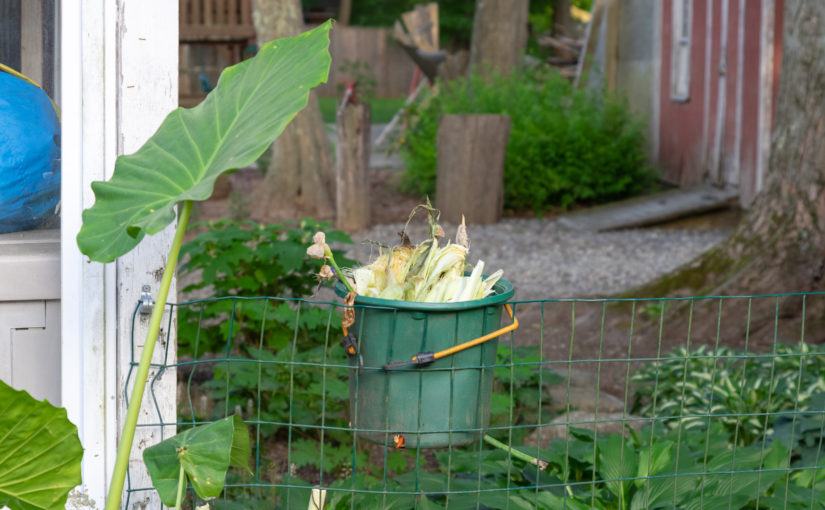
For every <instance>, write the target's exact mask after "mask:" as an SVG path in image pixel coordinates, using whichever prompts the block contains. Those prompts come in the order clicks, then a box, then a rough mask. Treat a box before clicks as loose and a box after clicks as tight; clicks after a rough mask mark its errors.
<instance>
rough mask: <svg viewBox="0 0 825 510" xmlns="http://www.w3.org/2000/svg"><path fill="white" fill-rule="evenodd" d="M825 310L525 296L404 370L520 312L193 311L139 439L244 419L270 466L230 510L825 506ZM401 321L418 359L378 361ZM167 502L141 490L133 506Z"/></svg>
mask: <svg viewBox="0 0 825 510" xmlns="http://www.w3.org/2000/svg"><path fill="white" fill-rule="evenodd" d="M823 304H825V294H823V293H809V294H783V295H772V296H736V297H702V298H695V297H688V298H669V299H654V300H650V299H645V300H641V299H638V300H637V299H595V300H583V299H567V300H540V301H511V302H510V306H511V307H512V311H513V314H514V316H515V317H516V318H517V320H518V321H519V327H518V329H516V330H515V331H509V332H507V333H506V334H505V335H502V336H499V337H496V338H494V339H491V340H488V341H485V342H482V343H479V344H478V345H476V346H474V347H472V348H471V349H467V350H465V351H462V352H459V353H456V354H449V355H445V356H444V357H443V358H440V359H436V360H434V361H433V362H432V363H425V364H417V363H410V364H408V365H405V366H402V367H400V368H393V367H392V366H388V363H387V362H390V361H404V360H406V361H412V357H411V356H410V354H411V353H413V354H414V355H415V356H418V357H420V358H423V359H424V361H427V359H426V356H427V354H426V353H427V352H429V351H432V350H433V345H432V340H431V338H432V337H434V336H438V337H442V338H443V337H447V339H448V343H449V344H451V345H453V344H460V343H462V342H463V341H465V340H466V339H465V338H464V337H463V336H462V335H465V333H461V331H462V330H463V329H464V328H465V327H467V328H470V329H472V328H475V329H474V330H473V331H471V332H470V333H466V334H469V335H471V336H477V337H482V336H484V335H485V334H488V333H490V332H491V331H497V330H498V329H499V328H500V326H502V325H505V324H507V323H509V321H510V318H509V316H508V315H507V314H505V313H504V309H503V307H502V306H500V305H496V306H491V307H487V308H485V309H484V310H483V313H482V314H481V315H478V316H475V317H473V318H472V319H465V318H462V317H461V316H459V315H455V314H446V315H445V314H439V313H437V312H431V313H427V312H424V313H419V312H415V313H417V314H418V315H417V316H416V317H414V318H413V319H412V320H411V321H406V319H403V318H402V317H401V316H400V315H399V314H400V312H399V311H398V310H394V309H382V308H380V307H379V308H375V307H365V306H354V307H346V306H343V305H341V304H337V303H333V302H325V301H307V300H298V299H294V300H293V299H278V298H240V297H229V298H215V299H208V300H201V301H194V302H189V303H182V304H176V305H171V306H170V311H172V312H174V313H176V314H177V317H178V349H179V350H178V360H177V362H176V363H172V362H171V356H167V357H166V359H168V360H170V361H169V362H168V363H163V364H160V365H157V366H156V368H157V369H158V371H157V375H156V376H155V377H156V378H157V377H161V376H162V375H163V373H164V372H165V371H168V370H172V369H174V370H176V372H177V379H178V392H177V393H178V394H177V403H178V405H177V416H171V415H162V413H161V412H160V409H161V407H160V406H157V405H156V406H155V409H156V410H157V413H156V416H154V417H153V420H149V421H151V423H148V422H147V423H142V424H140V425H139V426H141V427H161V430H164V429H168V430H172V428H173V427H174V428H176V430H177V431H181V430H184V429H186V428H188V427H191V426H196V425H200V424H204V423H208V422H211V421H213V420H216V419H219V418H223V417H226V416H229V415H232V414H239V415H241V416H242V418H243V419H244V421H245V422H246V423H247V425H248V427H249V429H250V435H251V440H252V458H251V459H250V470H251V472H245V471H243V470H237V471H231V472H230V474H229V476H228V478H227V484H226V489H225V490H224V493H223V495H222V496H221V497H220V498H219V499H218V500H215V501H212V502H211V505H212V506H213V507H214V508H226V509H232V508H301V509H304V508H306V507H307V503H308V501H309V499H310V491H311V489H312V488H321V489H324V490H325V491H326V493H325V494H326V499H327V504H328V508H350V509H355V508H420V509H430V508H456V509H458V508H490V509H498V508H501V509H510V508H512V509H520V508H542V509H543V508H548V509H556V508H559V509H561V508H571V509H578V508H616V509H626V508H628V509H629V508H632V509H643V508H685V509H691V508H697V509H699V508H707V509H716V508H725V509H732V508H771V509H774V508H783V509H797V508H799V509H802V508H805V509H814V508H825V450H824V449H823V436H825V349H823V346H822V345H821V344H822V342H823V340H825V317H823V314H822V310H823V309H825V307H823V306H822V305H823ZM348 309H350V310H354V312H355V318H356V322H355V325H354V326H352V327H351V328H350V332H349V333H350V335H349V338H350V339H351V340H352V341H353V345H348V344H346V342H344V343H343V344H342V339H345V338H348V337H347V336H345V335H344V331H343V330H342V325H341V324H342V314H343V312H344V311H345V310H348ZM375 313H379V314H381V315H382V316H384V319H382V320H383V321H384V323H382V324H383V325H382V326H381V327H372V326H371V325H370V322H371V321H373V319H370V317H371V315H370V314H375ZM171 316H172V315H171V314H170V317H171ZM499 319H501V320H500V321H499ZM468 320H469V322H470V323H471V324H469V325H467V324H462V321H465V322H466V321H468ZM405 321H406V322H405ZM416 321H418V322H416ZM373 322H374V321H373ZM371 327H372V330H370V328H371ZM402 329H403V330H404V333H405V334H406V335H407V337H406V339H405V340H404V342H405V343H406V344H411V345H409V346H408V348H405V347H404V346H398V345H393V344H392V343H386V344H382V347H380V349H379V350H383V351H385V354H386V355H385V356H384V360H383V361H384V362H380V361H376V359H375V358H374V357H370V356H366V357H365V352H366V351H367V350H368V349H366V348H367V346H366V343H367V342H377V341H382V340H381V339H382V338H387V337H395V336H397V335H400V334H401V330H402ZM465 336H466V335H465ZM168 340H169V339H168V338H167V342H166V343H165V345H166V348H167V349H169V346H170V342H169V341H168ZM428 342H429V343H428ZM348 347H353V349H352V351H350V352H348ZM353 351H354V352H353ZM136 364H137V359H136V358H134V356H133V366H136ZM150 388H152V387H151V386H150ZM151 398H152V399H154V401H155V402H157V401H158V399H160V398H162V397H161V396H160V395H156V394H155V393H154V391H151ZM150 490H153V489H152V488H151V487H135V486H132V484H131V483H130V485H129V488H128V492H129V495H130V496H129V497H132V495H136V494H139V493H141V492H143V491H150ZM192 498H193V494H191V493H190V498H189V499H190V501H191V500H192Z"/></svg>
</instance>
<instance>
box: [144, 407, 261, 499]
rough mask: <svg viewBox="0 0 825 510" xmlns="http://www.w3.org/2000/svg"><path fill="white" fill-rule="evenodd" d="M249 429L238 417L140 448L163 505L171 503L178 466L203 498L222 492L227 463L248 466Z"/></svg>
mask: <svg viewBox="0 0 825 510" xmlns="http://www.w3.org/2000/svg"><path fill="white" fill-rule="evenodd" d="M249 452H250V446H249V431H248V430H247V428H246V424H244V422H243V420H242V419H241V417H240V416H238V415H234V416H229V417H227V418H224V419H222V420H219V421H216V422H214V423H210V424H208V425H201V426H199V427H194V428H191V429H188V430H185V431H183V432H181V433H180V434H177V435H175V436H173V437H170V438H169V439H166V440H165V441H161V442H160V443H158V444H156V445H154V446H150V447H149V448H147V449H146V450H144V451H143V463H144V464H146V469H147V470H148V471H149V476H151V477H152V485H154V487H155V489H156V490H157V491H158V494H159V495H160V499H161V501H162V502H163V504H164V505H167V506H174V505H175V496H176V495H177V490H178V476H179V475H180V467H181V465H183V470H184V472H185V473H186V476H187V478H189V480H190V481H191V482H192V486H193V487H194V489H195V492H196V493H197V494H198V496H200V497H201V498H202V499H208V498H216V497H218V496H219V495H220V494H221V491H223V484H224V479H225V478H226V472H227V471H228V470H229V467H230V466H233V467H242V468H246V469H249V467H248V465H247V464H248V462H249Z"/></svg>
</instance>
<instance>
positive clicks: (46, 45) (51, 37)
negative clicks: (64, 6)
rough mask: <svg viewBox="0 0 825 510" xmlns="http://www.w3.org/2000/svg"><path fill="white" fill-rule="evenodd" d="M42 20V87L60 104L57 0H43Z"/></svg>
mask: <svg viewBox="0 0 825 510" xmlns="http://www.w3.org/2000/svg"><path fill="white" fill-rule="evenodd" d="M42 3H43V5H42V8H41V14H42V20H43V27H44V29H43V30H42V33H41V42H40V45H41V48H42V51H43V59H42V61H41V69H42V74H41V78H40V86H41V87H43V90H44V91H46V94H48V96H49V97H50V98H52V100H54V101H55V102H56V103H57V104H60V97H59V96H58V95H57V90H56V88H57V87H56V84H55V76H56V75H59V73H57V72H56V70H57V69H59V66H60V59H58V58H57V55H55V48H56V45H55V38H56V37H57V34H59V33H60V31H59V29H58V26H57V23H58V17H57V8H56V6H55V0H42Z"/></svg>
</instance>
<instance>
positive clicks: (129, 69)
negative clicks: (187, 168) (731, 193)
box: [116, 0, 178, 508]
mask: <svg viewBox="0 0 825 510" xmlns="http://www.w3.org/2000/svg"><path fill="white" fill-rule="evenodd" d="M120 3H121V11H120V13H119V15H120V20H119V24H120V27H121V30H120V37H121V39H120V46H119V48H118V55H119V59H118V61H119V78H120V83H119V86H118V90H119V93H120V105H121V107H120V110H119V112H118V113H119V119H120V120H121V122H122V124H121V126H120V139H119V142H120V151H121V152H122V153H124V154H129V153H132V152H134V151H136V150H137V149H138V148H140V146H141V145H143V143H144V142H145V141H146V139H148V138H149V136H151V135H152V134H153V133H154V132H155V131H156V130H157V128H158V126H159V125H160V123H161V121H162V120H163V119H164V118H165V117H166V115H167V114H168V113H169V112H170V111H172V110H173V109H174V108H175V107H177V98H178V3H177V2H170V1H168V0H121V2H120ZM173 236H174V227H173V226H172V227H170V228H168V229H166V230H165V231H164V232H162V233H159V234H157V235H155V236H151V237H147V238H145V239H144V241H143V242H142V243H141V244H140V245H139V246H138V247H137V248H136V249H135V250H133V251H132V252H130V253H129V254H127V255H125V256H123V257H121V258H120V259H118V260H117V262H116V264H117V308H118V318H117V323H118V331H119V338H118V345H119V346H120V349H119V351H118V375H117V381H118V384H117V386H118V387H119V388H122V387H123V386H124V385H125V383H126V378H127V377H128V374H129V368H130V363H131V361H132V358H131V349H130V347H131V338H130V336H129V333H130V329H131V327H132V311H133V310H134V307H135V305H136V303H137V302H138V300H139V298H140V293H141V286H142V285H151V288H152V294H153V295H157V292H158V284H159V282H160V279H161V274H162V272H163V268H164V266H165V261H166V257H167V254H168V251H169V247H170V245H171V241H172V238H173ZM169 296H170V300H171V301H174V299H175V286H174V281H173V285H172V289H171V291H170V294H169ZM168 324H169V322H168V320H167V318H166V317H165V318H164V321H163V323H162V328H161V335H160V338H159V339H158V343H157V345H156V347H155V354H154V358H153V361H156V362H160V361H162V360H163V357H164V354H165V350H166V349H167V348H168V349H169V352H168V358H167V359H168V360H171V362H174V360H175V359H176V356H177V355H176V348H175V341H174V339H175V336H174V331H173V332H172V336H171V338H172V342H171V345H168V346H167V345H166V339H165V333H166V332H167V330H168V327H167V325H168ZM147 325H148V316H140V318H139V320H138V321H137V322H136V324H135V328H134V334H135V342H136V344H137V346H142V345H143V343H144V338H145V336H146V328H147ZM173 328H174V323H173ZM140 352H141V351H140V349H135V357H136V360H137V359H139V357H140ZM155 375H156V371H155V370H151V371H150V372H149V380H150V381H152V379H153V378H154V376H155ZM131 382H132V384H134V383H135V382H136V381H134V378H132V381H131ZM137 383H138V384H143V383H144V381H137ZM152 392H154V395H155V396H156V397H158V400H157V402H154V401H153V400H152ZM175 395H176V374H175V373H174V371H172V372H166V373H165V374H164V375H163V377H162V378H161V379H159V380H158V381H154V382H153V388H152V387H147V388H146V393H145V395H144V399H143V406H142V408H141V413H140V417H139V419H138V429H137V432H136V434H135V440H134V444H133V448H132V457H131V461H130V483H131V486H132V488H148V487H151V486H152V485H151V480H150V478H149V476H148V473H146V471H145V468H144V466H143V459H142V451H143V449H144V448H145V447H147V446H151V445H153V444H156V443H158V442H160V441H161V440H162V439H163V438H167V437H169V436H171V435H174V434H175V427H174V426H172V427H168V428H166V429H165V430H160V428H158V427H141V424H147V423H158V422H160V421H164V422H171V423H174V422H176V421H177V420H176V416H177V413H176V400H175ZM118 398H119V400H120V403H121V405H119V406H118V422H119V423H122V420H123V418H124V416H125V413H126V406H125V402H123V401H122V396H120V395H119V396H118ZM156 404H157V406H158V407H159V408H160V412H161V416H158V414H157V410H156V407H155V406H156ZM129 505H130V508H160V506H161V505H160V501H159V500H158V499H157V496H156V493H155V492H154V491H144V492H140V493H138V494H133V495H132V497H131V498H130V503H129Z"/></svg>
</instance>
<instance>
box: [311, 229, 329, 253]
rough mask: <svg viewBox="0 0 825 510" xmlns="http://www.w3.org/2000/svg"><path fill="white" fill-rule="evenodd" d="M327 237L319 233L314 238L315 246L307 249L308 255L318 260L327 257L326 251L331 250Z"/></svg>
mask: <svg viewBox="0 0 825 510" xmlns="http://www.w3.org/2000/svg"><path fill="white" fill-rule="evenodd" d="M326 239H327V236H326V235H325V234H324V233H323V232H318V233H317V234H315V235H314V236H313V237H312V241H313V244H312V245H310V247H309V248H307V255H309V256H310V257H314V258H316V259H322V258H324V257H325V256H326V250H328V249H329V246H327V243H326Z"/></svg>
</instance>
